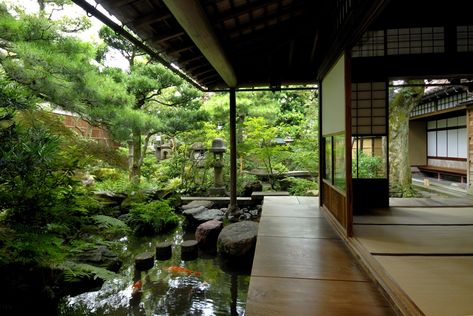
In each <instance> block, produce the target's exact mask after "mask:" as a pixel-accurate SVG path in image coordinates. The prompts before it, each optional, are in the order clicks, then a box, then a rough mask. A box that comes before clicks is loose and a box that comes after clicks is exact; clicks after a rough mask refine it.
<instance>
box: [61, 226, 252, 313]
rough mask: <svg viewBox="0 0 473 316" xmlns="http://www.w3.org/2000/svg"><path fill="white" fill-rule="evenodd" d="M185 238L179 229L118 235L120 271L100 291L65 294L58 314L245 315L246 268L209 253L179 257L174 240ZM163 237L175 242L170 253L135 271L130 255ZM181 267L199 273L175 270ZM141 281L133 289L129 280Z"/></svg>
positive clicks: (149, 246) (150, 247)
mask: <svg viewBox="0 0 473 316" xmlns="http://www.w3.org/2000/svg"><path fill="white" fill-rule="evenodd" d="M188 238H189V237H188V236H185V235H184V233H183V232H182V231H181V230H180V229H178V230H176V231H175V232H173V233H171V234H169V235H166V236H160V237H156V238H134V237H130V238H128V239H122V240H121V242H123V244H122V247H121V248H122V249H124V254H125V256H126V258H125V259H124V266H123V268H122V269H121V271H120V272H119V274H118V276H117V277H116V278H115V279H113V280H109V281H106V282H105V283H104V285H103V286H102V288H101V289H100V290H99V291H95V292H88V293H84V294H81V295H78V296H75V297H66V298H65V299H64V300H63V302H62V304H61V306H60V315H114V316H119V315H147V316H148V315H244V311H245V305H246V295H247V291H248V283H249V276H248V274H249V273H248V272H249V269H248V267H246V268H245V269H243V270H241V269H240V270H236V269H234V268H232V267H231V266H228V264H226V263H225V262H222V261H221V260H220V259H219V258H218V257H216V256H215V255H209V254H199V259H197V260H194V261H182V260H180V251H179V247H178V245H179V244H180V243H182V241H183V240H184V239H188ZM161 241H171V242H172V243H173V256H172V258H171V259H170V260H166V261H156V262H155V265H154V267H153V268H152V269H150V270H148V271H145V272H140V271H136V270H135V269H134V266H133V258H134V256H135V255H136V254H138V253H141V252H144V251H154V246H155V245H156V243H158V242H161ZM169 267H175V268H174V269H169ZM179 268H182V269H179ZM181 270H182V271H184V272H185V271H189V270H190V271H195V272H199V273H179V272H180V271H181ZM139 280H140V281H141V282H140V284H139V285H140V289H139V291H137V290H136V287H137V286H135V289H133V285H134V284H136V282H137V281H139Z"/></svg>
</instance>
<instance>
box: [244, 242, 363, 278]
mask: <svg viewBox="0 0 473 316" xmlns="http://www.w3.org/2000/svg"><path fill="white" fill-rule="evenodd" d="M251 275H252V276H253V275H254V276H269V277H286V278H308V279H325V280H327V279H329V280H344V281H366V280H367V276H366V275H365V274H364V273H362V271H361V270H360V269H359V267H358V265H357V263H356V262H355V260H354V259H353V257H352V256H351V254H350V253H349V252H348V250H347V249H346V247H345V245H344V244H343V242H342V241H341V240H334V239H305V238H281V237H265V236H259V237H258V241H257V243H256V254H255V258H254V260H253V269H252V273H251Z"/></svg>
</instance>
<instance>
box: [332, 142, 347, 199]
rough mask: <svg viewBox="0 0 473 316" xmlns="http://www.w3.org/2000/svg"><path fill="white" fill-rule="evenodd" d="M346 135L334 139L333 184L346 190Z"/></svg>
mask: <svg viewBox="0 0 473 316" xmlns="http://www.w3.org/2000/svg"><path fill="white" fill-rule="evenodd" d="M345 161H346V159H345V134H340V135H336V136H334V137H333V184H334V185H335V186H336V187H338V188H340V189H342V190H345V187H346V172H345Z"/></svg>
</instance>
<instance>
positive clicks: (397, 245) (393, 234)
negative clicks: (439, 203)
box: [354, 225, 473, 298]
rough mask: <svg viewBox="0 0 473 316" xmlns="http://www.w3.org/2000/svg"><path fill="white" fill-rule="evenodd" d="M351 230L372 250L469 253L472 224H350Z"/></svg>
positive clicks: (472, 233) (472, 238) (379, 251)
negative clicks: (352, 226) (352, 227)
mask: <svg viewBox="0 0 473 316" xmlns="http://www.w3.org/2000/svg"><path fill="white" fill-rule="evenodd" d="M354 233H355V236H356V238H357V239H358V240H359V241H360V242H361V243H362V244H363V246H364V247H365V248H366V249H367V250H368V251H369V252H371V253H373V254H374V253H382V254H473V226H392V225H354ZM472 298H473V296H472Z"/></svg>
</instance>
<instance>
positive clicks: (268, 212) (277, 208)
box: [261, 204, 322, 217]
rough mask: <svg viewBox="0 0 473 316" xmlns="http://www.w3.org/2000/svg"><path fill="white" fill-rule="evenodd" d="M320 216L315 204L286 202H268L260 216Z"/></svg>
mask: <svg viewBox="0 0 473 316" xmlns="http://www.w3.org/2000/svg"><path fill="white" fill-rule="evenodd" d="M272 216H282V217H322V214H321V213H320V210H319V208H318V207H316V206H309V205H287V204H270V205H265V207H264V212H263V213H262V214H261V217H272Z"/></svg>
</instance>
